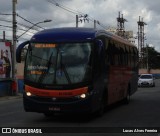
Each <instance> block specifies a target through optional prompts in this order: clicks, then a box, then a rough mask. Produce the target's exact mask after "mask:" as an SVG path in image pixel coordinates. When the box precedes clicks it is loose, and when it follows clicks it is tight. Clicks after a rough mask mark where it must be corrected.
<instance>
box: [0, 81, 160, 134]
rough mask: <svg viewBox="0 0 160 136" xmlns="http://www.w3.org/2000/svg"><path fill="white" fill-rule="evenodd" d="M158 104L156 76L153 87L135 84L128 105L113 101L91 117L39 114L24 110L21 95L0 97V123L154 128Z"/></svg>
mask: <svg viewBox="0 0 160 136" xmlns="http://www.w3.org/2000/svg"><path fill="white" fill-rule="evenodd" d="M159 107H160V80H156V87H154V88H152V87H151V88H138V91H137V92H136V93H135V94H134V95H133V96H132V97H131V101H130V103H129V104H128V105H124V104H121V103H119V104H116V105H115V106H112V107H111V108H110V109H109V110H107V111H106V112H105V114H104V115H103V116H102V117H94V118H92V119H91V120H83V118H82V117H73V116H56V117H52V118H46V117H45V116H44V115H43V114H39V113H27V112H25V111H24V110H23V103H22V98H18V99H7V100H5V99H0V127H57V128H64V129H65V128H66V127H68V130H69V129H72V130H73V129H74V128H75V127H77V128H81V129H82V128H87V129H88V130H87V131H91V128H92V127H93V128H94V129H96V128H102V129H104V131H106V130H107V128H108V127H111V128H112V129H113V130H114V128H128V127H136V128H137V127H144V128H145V127H146V128H148V127H153V128H157V127H160V108H159ZM81 129H79V130H77V131H80V130H81ZM105 129H106V130H105ZM62 130H63V129H62ZM83 131H84V132H85V130H83ZM95 131H96V130H95ZM97 131H98V129H97ZM157 135H158V134H156V136H157Z"/></svg>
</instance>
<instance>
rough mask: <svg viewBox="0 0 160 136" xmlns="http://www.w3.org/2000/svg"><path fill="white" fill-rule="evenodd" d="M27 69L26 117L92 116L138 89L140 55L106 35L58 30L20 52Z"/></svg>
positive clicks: (28, 43)
mask: <svg viewBox="0 0 160 136" xmlns="http://www.w3.org/2000/svg"><path fill="white" fill-rule="evenodd" d="M25 46H27V47H28V48H27V54H26V57H25V66H24V93H23V103H24V109H25V111H27V112H39V113H44V114H45V115H50V114H52V113H57V112H58V113H93V112H96V111H99V112H100V113H101V112H102V111H103V110H104V108H105V107H106V106H107V105H110V104H113V103H115V102H117V101H121V100H125V101H126V102H128V101H129V98H130V96H131V95H132V94H133V93H134V92H135V91H136V90H137V81H138V63H137V62H138V51H137V48H136V47H135V46H134V45H132V44H131V43H129V42H128V41H127V40H125V39H123V38H121V37H118V36H116V35H114V34H111V33H109V32H106V31H105V30H96V29H92V28H54V29H48V30H43V31H41V32H38V33H36V34H35V35H34V36H33V37H32V38H31V39H30V40H29V41H26V42H24V43H22V44H20V45H19V46H18V48H17V52H16V59H17V62H19V63H20V62H21V52H22V49H23V48H24V47H25Z"/></svg>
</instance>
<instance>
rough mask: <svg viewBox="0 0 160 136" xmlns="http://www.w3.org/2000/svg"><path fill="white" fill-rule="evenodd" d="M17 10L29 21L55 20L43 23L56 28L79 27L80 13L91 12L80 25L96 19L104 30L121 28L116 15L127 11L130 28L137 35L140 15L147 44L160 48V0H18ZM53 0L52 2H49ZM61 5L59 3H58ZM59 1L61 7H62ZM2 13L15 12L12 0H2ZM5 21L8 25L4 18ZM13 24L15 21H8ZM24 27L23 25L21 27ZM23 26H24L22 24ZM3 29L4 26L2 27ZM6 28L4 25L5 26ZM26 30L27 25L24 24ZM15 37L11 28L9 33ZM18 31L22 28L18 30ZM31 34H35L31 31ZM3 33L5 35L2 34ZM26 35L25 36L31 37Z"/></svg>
mask: <svg viewBox="0 0 160 136" xmlns="http://www.w3.org/2000/svg"><path fill="white" fill-rule="evenodd" d="M17 1H18V3H17V5H16V9H17V13H18V14H19V15H21V16H22V17H24V18H26V19H27V20H29V21H31V22H33V23H37V22H39V21H43V20H45V19H52V22H50V23H43V24H39V25H40V26H42V27H44V28H54V27H75V26H76V14H79V15H80V14H88V17H89V18H90V21H89V23H88V22H86V23H84V22H83V23H80V22H79V26H80V27H93V26H94V24H93V20H94V19H95V20H98V21H99V22H100V24H102V26H103V27H101V26H98V25H97V27H98V28H101V29H104V28H107V27H115V28H116V27H117V21H116V18H117V17H118V12H119V11H120V12H121V14H123V16H124V18H125V19H127V21H128V22H125V29H126V30H133V32H134V34H135V35H136V34H137V31H138V25H137V21H138V20H139V16H141V18H143V21H144V22H146V23H147V26H145V35H146V37H147V40H146V41H145V42H146V43H150V44H153V45H154V46H155V48H156V49H159V42H160V41H159V39H160V34H159V31H160V24H159V20H160V8H159V5H160V1H159V0H154V2H153V1H150V0H140V1H139V0H134V1H133V0H98V1H97V0H32V1H30V0H17ZM48 1H50V2H51V1H52V3H50V2H48ZM56 4H57V6H56ZM58 4H59V5H60V6H58ZM0 13H12V1H11V0H1V5H0ZM2 18H3V19H6V20H10V21H11V20H12V16H10V17H9V16H0V19H2ZM17 21H18V23H22V24H24V25H27V26H28V27H29V26H32V24H30V23H28V22H26V21H24V20H23V19H21V18H19V17H17ZM0 23H1V24H6V23H5V22H2V21H0ZM7 24H8V25H12V24H11V23H10V24H9V23H7ZM19 27H20V26H19ZM21 28H22V27H21ZM1 29H2V28H1ZM3 29H4V28H3ZM23 29H25V27H23ZM7 33H8V34H9V35H10V36H11V31H10V32H7ZM17 33H18V34H20V33H22V31H20V30H18V31H17ZM30 35H32V34H31V33H30ZM0 36H1V35H0ZM29 37H30V36H27V35H24V36H23V37H22V38H29Z"/></svg>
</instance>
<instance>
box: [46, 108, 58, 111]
mask: <svg viewBox="0 0 160 136" xmlns="http://www.w3.org/2000/svg"><path fill="white" fill-rule="evenodd" d="M48 110H49V111H60V110H61V109H60V108H59V107H49V108H48Z"/></svg>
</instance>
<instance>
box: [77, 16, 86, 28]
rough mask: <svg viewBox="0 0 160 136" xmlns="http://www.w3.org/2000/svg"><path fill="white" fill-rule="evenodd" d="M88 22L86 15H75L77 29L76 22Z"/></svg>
mask: <svg viewBox="0 0 160 136" xmlns="http://www.w3.org/2000/svg"><path fill="white" fill-rule="evenodd" d="M86 21H87V22H89V19H88V14H85V15H76V27H77V28H78V22H81V23H82V22H84V23H85V22H86Z"/></svg>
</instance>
